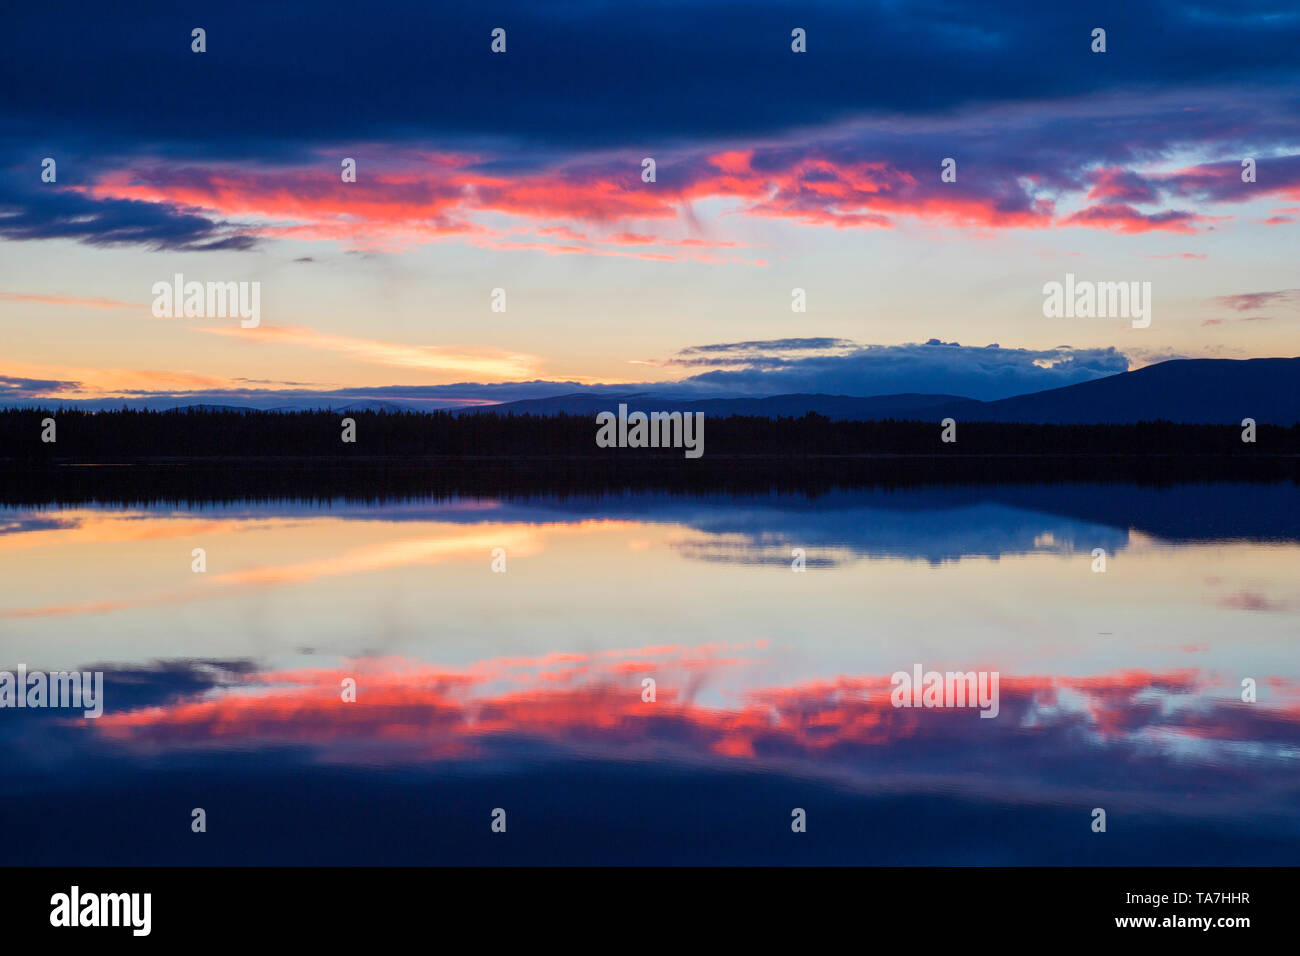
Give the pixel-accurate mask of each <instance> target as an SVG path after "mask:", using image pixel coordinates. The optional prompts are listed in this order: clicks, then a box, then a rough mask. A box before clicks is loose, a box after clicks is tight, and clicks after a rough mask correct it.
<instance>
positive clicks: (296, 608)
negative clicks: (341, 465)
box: [0, 481, 1300, 865]
mask: <svg viewBox="0 0 1300 956" xmlns="http://www.w3.org/2000/svg"><path fill="white" fill-rule="evenodd" d="M196 549H200V550H196ZM1103 562H1104V570H1102V567H1103ZM1297 569H1300V491H1298V490H1297V487H1296V485H1295V484H1294V483H1292V482H1289V481H1283V482H1250V483H1247V482H1205V483H1188V484H1164V485H1160V486H1156V485H1146V486H1144V485H1138V484H1134V483H1130V482H1113V483H1104V482H1063V483H1052V484H1048V483H1037V484H1036V483H1022V484H1014V483H1007V484H987V485H967V486H962V485H957V486H951V485H949V486H926V485H921V486H916V487H871V486H860V487H831V488H829V489H826V488H820V487H819V488H818V489H817V490H816V492H815V493H813V492H808V493H800V492H797V491H789V490H783V491H782V492H781V493H776V492H772V493H762V492H754V493H747V494H740V493H721V492H719V493H715V494H710V493H707V492H702V491H698V490H693V491H690V492H683V493H671V494H670V493H667V492H655V491H651V490H641V491H627V490H617V489H611V490H610V491H609V492H607V493H601V494H597V493H584V494H572V495H556V494H529V493H526V492H524V491H521V493H519V494H517V495H504V494H495V495H491V496H482V497H476V496H473V495H454V496H440V497H435V496H428V497H421V496H418V495H416V496H408V497H404V498H399V499H396V500H387V501H367V500H350V499H348V498H344V497H338V498H333V499H325V500H295V499H293V498H275V499H273V500H265V501H264V500H245V501H222V502H215V501H213V502H202V501H195V502H188V503H184V504H182V503H178V502H170V503H169V502H153V503H129V502H125V501H119V502H112V501H109V502H102V501H101V502H95V501H89V502H83V503H77V504H71V503H68V504H57V503H49V504H44V505H35V504H22V505H17V504H11V505H8V506H0V669H3V670H7V671H9V672H16V671H17V668H18V667H19V666H20V665H21V666H23V667H24V668H25V669H26V670H27V671H28V672H29V673H31V672H43V673H47V674H49V673H54V672H61V671H68V672H73V671H82V672H97V671H98V672H102V673H103V702H102V703H103V714H102V716H100V717H98V718H89V719H88V718H85V717H83V716H82V714H81V712H80V711H79V710H72V709H68V708H62V709H61V708H50V707H43V708H41V707H24V708H17V707H6V708H4V709H0V761H2V763H3V767H4V769H5V772H4V774H3V775H0V822H2V823H3V825H4V829H5V832H6V834H7V836H6V839H5V840H4V841H0V847H2V848H0V863H3V864H66V865H84V864H138V863H143V864H181V865H185V864H348V863H355V864H363V863H365V864H369V863H392V864H545V863H559V864H587V863H591V864H661V863H682V864H763V863H775V864H804V863H820V864H885V865H903V864H943V865H990V864H992V865H997V864H1047V865H1055V864H1060V865H1103V864H1121V865H1128V864H1133V865H1137V864H1151V865H1167V864H1173V865H1182V864H1198V865H1260V864H1290V863H1292V862H1294V860H1295V859H1296V858H1297V855H1298V854H1300V814H1298V813H1297V809H1298V808H1300V773H1297V771H1298V770H1300V655H1298V654H1297V652H1296V651H1297V640H1298V635H1300V590H1298V589H1297V584H1296V582H1297ZM932 671H933V672H937V673H939V674H940V675H943V674H956V675H964V674H968V673H972V674H975V675H980V676H981V678H987V677H989V675H997V677H996V688H997V704H996V715H995V716H994V715H992V713H990V708H989V707H984V708H982V709H981V708H980V707H977V706H957V705H953V704H952V701H951V697H950V696H949V698H948V699H944V698H943V697H942V694H941V695H940V699H939V705H938V706H929V707H927V706H897V705H896V704H897V702H898V696H899V690H898V687H899V681H898V680H897V679H896V678H895V676H894V675H897V674H899V673H900V672H901V673H902V674H904V675H908V676H909V677H910V676H911V675H913V674H918V673H919V674H920V675H925V674H928V673H929V672H932ZM949 683H950V684H951V682H949ZM984 686H985V687H986V688H987V687H988V686H989V685H988V682H987V681H985V685H984ZM1251 688H1253V694H1252V693H1251V692H1250V691H1251ZM1252 698H1253V699H1252ZM916 701H917V702H918V703H920V701H921V697H920V695H919V688H918V696H917V697H916ZM912 702H913V699H912V698H911V697H910V696H908V697H907V699H906V703H909V704H910V703H912ZM982 713H983V714H984V716H981V714H982ZM197 809H201V810H202V811H203V813H202V814H201V819H202V822H203V824H204V832H195V830H194V827H195V826H197V825H198V824H197V823H196V822H195V821H196V820H198V819H200V817H199V816H196V815H195V813H194V811H195V810H197ZM1098 810H1101V811H1104V822H1105V830H1104V832H1102V831H1100V830H1099V829H1098V820H1099V819H1101V818H1100V817H1099V816H1098V814H1097V812H1096V811H1098Z"/></svg>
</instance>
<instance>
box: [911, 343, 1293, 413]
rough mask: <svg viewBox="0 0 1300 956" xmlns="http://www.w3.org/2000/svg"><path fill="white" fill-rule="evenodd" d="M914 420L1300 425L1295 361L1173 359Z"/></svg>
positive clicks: (944, 408) (936, 409) (958, 405)
mask: <svg viewBox="0 0 1300 956" xmlns="http://www.w3.org/2000/svg"><path fill="white" fill-rule="evenodd" d="M917 417H920V418H923V419H926V420H936V421H937V420H939V419H941V418H949V417H950V418H955V419H957V420H958V421H984V422H1025V423H1030V424H1048V425H1090V424H1107V425H1116V424H1125V423H1131V422H1141V421H1155V420H1157V419H1164V420H1165V421H1170V422H1186V423H1195V424H1203V425H1239V424H1241V420H1242V419H1243V418H1253V419H1255V421H1256V422H1259V423H1261V424H1264V423H1267V424H1271V425H1292V424H1296V423H1297V422H1300V358H1257V359H1173V360H1171V361H1168V362H1161V363H1159V364H1158V365H1148V366H1147V367H1146V368H1140V369H1138V370H1137V371H1134V372H1122V373H1120V374H1119V375H1111V376H1108V377H1106V378H1098V379H1094V380H1093V381H1091V382H1082V383H1080V384H1078V385H1066V386H1064V387H1063V388H1053V389H1049V390H1047V391H1045V392H1034V393H1032V394H1029V395H1017V396H1015V397H1014V398H1003V399H999V400H998V401H993V402H979V401H974V400H972V399H967V400H964V401H960V402H954V403H952V404H950V405H940V406H932V407H930V408H928V409H925V410H923V412H922V414H919V415H918V416H917Z"/></svg>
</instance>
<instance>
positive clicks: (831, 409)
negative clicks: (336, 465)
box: [456, 392, 970, 421]
mask: <svg viewBox="0 0 1300 956" xmlns="http://www.w3.org/2000/svg"><path fill="white" fill-rule="evenodd" d="M968 401H970V399H966V398H962V397H960V396H957V395H919V394H915V393H908V394H903V395H877V396H873V397H871V398H858V397H855V396H851V395H802V394H795V395H772V396H769V397H766V398H704V399H695V400H693V401H682V400H681V399H675V398H665V397H663V396H655V395H649V394H646V393H640V392H639V393H636V394H633V395H602V396H592V395H588V394H585V393H582V392H578V393H574V394H570V395H557V396H555V397H553V398H531V399H525V400H522V401H518V402H506V403H504V404H501V405H482V406H477V407H475V408H462V409H457V411H456V413H457V414H459V415H465V414H473V413H475V412H496V413H502V414H510V413H513V414H516V415H524V414H531V415H558V414H561V413H566V414H569V415H591V416H595V415H596V413H597V412H605V411H610V412H614V411H617V410H618V406H619V405H620V404H624V405H627V409H628V411H629V412H637V411H640V412H703V413H704V414H705V415H709V416H713V417H716V418H725V417H727V416H728V415H758V416H763V417H766V418H777V417H781V416H785V417H794V418H798V417H802V416H803V415H806V414H807V413H808V412H817V413H818V414H819V415H825V416H826V417H827V418H830V419H832V420H835V421H870V420H872V419H877V418H903V417H908V418H918V417H928V415H925V414H924V412H925V410H926V409H929V408H934V407H938V406H946V405H952V404H954V403H957V404H960V403H964V402H968Z"/></svg>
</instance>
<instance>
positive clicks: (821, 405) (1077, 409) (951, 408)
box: [458, 358, 1300, 425]
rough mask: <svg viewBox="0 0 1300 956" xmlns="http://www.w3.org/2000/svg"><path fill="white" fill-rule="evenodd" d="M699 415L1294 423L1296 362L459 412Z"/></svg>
mask: <svg viewBox="0 0 1300 956" xmlns="http://www.w3.org/2000/svg"><path fill="white" fill-rule="evenodd" d="M619 403H624V404H626V405H627V406H628V411H629V412H633V411H642V412H652V411H680V412H704V413H705V414H706V415H711V416H714V417H719V418H722V417H726V416H728V415H761V416H766V417H778V416H787V417H799V416H802V415H805V414H807V413H808V412H817V413H818V414H820V415H825V416H826V417H827V418H830V419H832V420H837V421H842V420H852V421H870V420H872V419H883V418H894V419H912V420H920V421H934V422H937V421H940V420H942V419H944V418H954V419H956V420H957V421H966V422H974V421H983V422H1024V423H1026V424H1054V425H1091V424H1107V425H1114V424H1125V423H1132V422H1141V421H1155V420H1157V419H1164V420H1166V421H1171V422H1187V423H1194V424H1206V425H1237V424H1240V423H1241V420H1242V419H1243V418H1253V419H1255V421H1256V422H1258V423H1260V424H1276V425H1290V424H1294V423H1297V422H1300V358H1258V359H1172V360H1170V361H1168V362H1161V363H1159V364H1157V365H1149V366H1147V367H1146V368H1141V369H1138V370H1137V371H1134V372H1121V373H1120V374H1118V375H1110V376H1107V377H1106V378H1098V379H1094V380H1092V381H1091V382H1082V383H1080V384H1078V385H1066V386H1064V387H1062V388H1053V389H1049V390H1047V391H1044V392H1033V393H1030V394H1028V395H1017V396H1015V397H1013V398H1003V399H998V400H997V401H991V402H983V401H978V400H976V399H972V398H961V397H958V396H954V395H919V394H904V395H877V396H873V397H871V398H857V397H853V396H849V395H802V394H796V395H773V396H770V397H768V398H709V399H697V400H694V401H681V400H679V399H671V398H664V397H662V396H654V395H650V394H646V393H637V394H633V395H604V396H592V395H588V394H585V393H581V392H579V393H574V394H570V395H558V396H555V397H553V398H539V399H528V400H525V401H518V402H507V403H505V404H501V405H485V406H479V407H477V408H474V409H460V410H459V411H458V414H466V413H472V412H479V411H490V412H503V413H510V412H514V413H515V414H524V413H530V414H533V415H555V414H558V413H561V412H567V413H568V414H570V415H592V416H594V415H595V414H596V413H597V412H603V411H616V410H617V408H618V405H619Z"/></svg>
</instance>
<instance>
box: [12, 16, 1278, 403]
mask: <svg viewBox="0 0 1300 956" xmlns="http://www.w3.org/2000/svg"><path fill="white" fill-rule="evenodd" d="M998 9H1000V11H1001V12H1000V13H999V14H997V15H993V14H990V13H989V12H988V11H987V9H986V10H984V11H973V10H968V9H967V8H966V7H964V5H962V4H949V3H942V2H925V3H913V4H905V5H903V4H895V3H888V2H886V3H862V2H855V3H847V2H845V3H826V2H822V3H813V4H798V5H795V4H789V5H783V4H762V5H757V6H756V5H754V4H745V5H740V4H736V3H731V2H721V0H712V2H703V3H702V2H693V3H692V4H690V6H689V7H687V6H682V5H678V4H676V3H673V2H666V3H659V4H654V5H637V6H633V5H629V4H606V3H597V2H594V0H593V2H580V3H566V4H547V5H544V6H538V5H536V4H524V3H495V4H492V5H490V6H488V7H483V6H481V5H470V6H468V7H463V8H452V7H447V8H442V9H440V8H437V7H435V6H433V5H430V4H423V3H421V4H417V3H398V4H394V5H392V6H390V7H387V8H385V13H384V15H383V16H381V17H374V16H370V15H365V16H363V11H362V9H361V8H355V7H351V6H344V7H340V8H339V12H338V15H337V16H333V17H318V18H313V19H314V22H306V21H304V20H300V19H299V18H297V17H296V16H291V15H289V14H288V13H287V12H286V11H285V10H284V9H282V8H281V7H279V6H278V5H276V4H268V3H266V2H260V3H249V2H243V0H234V2H230V3H225V4H221V5H202V6H196V7H194V8H193V9H192V10H178V11H174V12H173V11H168V12H157V11H154V10H152V9H150V6H149V5H148V4H143V3H124V4H117V5H113V6H112V7H111V8H109V7H97V6H90V5H86V8H85V9H83V10H77V11H76V12H75V15H71V14H70V12H69V13H68V15H65V14H64V13H61V14H60V15H59V16H52V15H51V13H50V11H49V10H48V9H46V8H43V7H41V6H39V5H35V6H33V5H20V6H18V7H17V8H15V9H14V10H12V11H9V12H8V14H7V19H9V20H10V23H9V26H8V28H7V29H6V30H5V31H4V33H3V36H0V52H2V53H3V56H0V88H3V89H4V90H5V91H6V95H5V96H4V97H3V98H0V342H2V343H3V346H2V347H0V401H3V402H12V401H30V400H50V401H57V400H96V399H104V398H110V397H117V396H125V397H131V398H135V399H140V398H148V397H151V396H168V397H170V396H181V397H183V398H186V400H206V398H207V397H210V396H218V397H219V396H227V397H230V396H242V397H245V398H252V399H267V400H270V399H276V398H300V397H302V396H311V395H316V394H320V395H322V396H324V397H335V396H343V397H347V396H354V395H366V396H368V397H394V398H406V399H439V400H448V399H452V400H494V401H495V400H509V399H513V398H522V397H532V396H536V395H543V394H560V393H563V392H567V391H573V390H574V388H575V387H576V386H577V385H582V386H588V385H596V384H602V383H604V384H611V385H619V386H621V387H622V390H624V391H630V390H633V389H632V388H630V387H629V386H638V387H639V386H643V385H645V384H646V383H669V382H684V384H683V385H681V386H678V387H677V388H678V391H680V392H681V393H682V394H686V393H692V394H722V393H728V394H777V393H786V392H799V391H802V392H812V391H817V392H826V393H837V394H856V395H872V394H887V393H891V392H904V391H919V392H944V393H948V394H959V395H967V396H970V397H974V398H986V399H987V398H999V397H1004V396H1006V395H1012V394H1019V393H1023V392H1027V391H1033V390H1037V389H1040V388H1050V387H1055V386H1057V385H1064V384H1071V383H1073V382H1077V381H1083V380H1087V379H1089V378H1094V377H1097V376H1100V375H1107V374H1114V373H1116V372H1120V371H1124V370H1125V369H1128V368H1135V367H1140V366H1143V365H1146V364H1150V363H1152V362H1156V361H1161V360H1164V359H1167V358H1171V357H1211V358H1248V357H1255V356H1293V355H1297V354H1300V335H1297V331H1296V321H1297V318H1300V288H1298V287H1300V270H1297V256H1296V253H1297V250H1298V249H1300V243H1298V242H1297V239H1298V236H1300V233H1298V231H1297V224H1298V223H1300V122H1298V121H1300V84H1298V83H1297V80H1300V59H1298V58H1297V56H1296V50H1297V49H1298V48H1300V12H1297V9H1296V7H1295V5H1294V3H1291V2H1263V3H1256V4H1252V5H1251V6H1250V8H1249V9H1248V10H1245V11H1243V10H1242V9H1241V8H1240V6H1239V5H1237V4H1229V3H1217V2H1205V3H1197V4H1177V5H1175V4H1172V3H1171V4H1162V3H1155V4H1139V5H1134V4H1131V3H1122V4H1121V3H1114V4H1109V3H1097V4H1090V5H1089V6H1088V8H1087V10H1086V11H1083V10H1079V11H1076V10H1073V9H1067V8H1061V9H1057V8H1053V7H1052V6H1050V5H1048V6H1044V5H1042V4H1040V3H1029V2H1024V3H1020V2H1006V3H1002V4H1001V5H1000V7H999V8H998ZM126 24H130V26H129V28H128V27H127V26H126ZM195 27H202V28H203V29H205V30H206V46H207V51H206V52H205V53H195V52H192V51H191V30H192V29H193V28H195ZM497 27H500V28H503V29H505V30H506V33H507V48H506V52H505V53H502V54H494V53H493V52H492V51H491V49H490V44H491V32H492V30H493V29H494V28H497ZM796 27H798V28H802V29H804V30H806V31H807V52H806V53H795V52H792V50H791V31H792V30H793V29H794V28H796ZM1096 27H1102V28H1104V29H1105V30H1106V31H1107V50H1106V52H1105V53H1093V52H1092V51H1091V49H1090V47H1091V44H1092V38H1091V34H1092V30H1093V29H1094V28H1096ZM46 157H50V158H53V159H54V160H55V161H56V163H57V180H56V181H55V182H53V183H47V182H42V179H41V171H42V160H43V159H44V158H46ZM344 157H352V158H354V159H355V160H356V164H357V181H356V182H355V183H345V182H342V181H341V178H340V163H341V160H342V159H343V158H344ZM645 157H652V158H653V159H654V160H655V163H656V181H655V182H653V183H646V182H643V181H642V177H641V171H642V160H643V158H645ZM946 157H952V158H954V159H956V161H957V181H956V182H953V183H945V182H941V181H940V164H941V161H942V160H943V159H944V158H946ZM1244 158H1253V159H1254V160H1255V161H1256V167H1257V174H1256V175H1257V179H1256V181H1255V182H1253V183H1245V182H1243V181H1242V160H1243V159H1244ZM1067 272H1072V273H1075V274H1076V275H1077V276H1078V277H1079V278H1081V279H1092V280H1096V281H1147V282H1151V283H1152V290H1153V291H1152V294H1153V309H1152V312H1153V316H1152V318H1153V320H1152V323H1151V325H1150V327H1149V328H1145V329H1134V328H1131V327H1130V324H1129V322H1128V321H1126V320H1122V319H1047V318H1044V316H1043V312H1042V303H1043V293H1042V288H1043V285H1044V283H1047V282H1051V281H1060V280H1062V279H1063V278H1064V276H1065V274H1066V273H1067ZM177 273H181V274H183V275H184V276H185V278H186V279H187V280H191V281H193V280H197V281H201V282H206V281H217V282H244V281H247V282H254V281H256V282H260V283H261V322H260V325H259V326H258V327H257V328H251V329H244V328H241V327H240V324H239V321H238V319H231V318H191V319H186V318H155V317H154V316H153V314H152V313H151V308H150V305H151V302H152V299H153V294H152V292H151V289H152V286H153V285H154V283H156V282H160V281H165V282H170V281H171V280H172V277H173V276H174V275H175V274H177ZM497 288H501V289H504V290H505V291H506V303H507V306H506V311H505V312H504V313H501V312H493V311H492V310H491V308H490V305H491V301H492V291H493V289H497ZM794 288H802V289H804V290H805V291H806V296H807V311H806V312H803V313H796V312H793V311H792V309H791V290H792V289H794ZM700 376H702V377H700ZM529 382H537V383H543V384H537V385H532V386H524V385H517V386H512V387H496V388H490V387H487V386H489V385H492V384H496V383H529ZM440 386H447V387H440ZM656 387H657V388H659V389H662V388H664V387H666V386H663V385H656ZM359 390H364V391H359Z"/></svg>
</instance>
